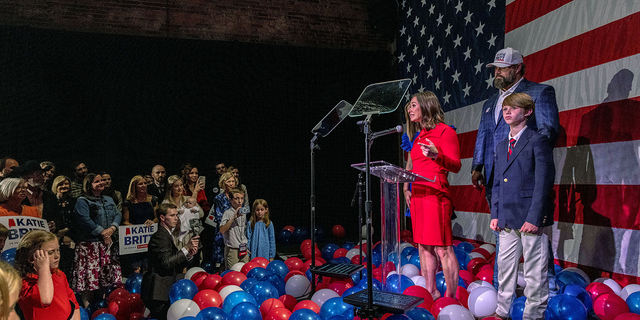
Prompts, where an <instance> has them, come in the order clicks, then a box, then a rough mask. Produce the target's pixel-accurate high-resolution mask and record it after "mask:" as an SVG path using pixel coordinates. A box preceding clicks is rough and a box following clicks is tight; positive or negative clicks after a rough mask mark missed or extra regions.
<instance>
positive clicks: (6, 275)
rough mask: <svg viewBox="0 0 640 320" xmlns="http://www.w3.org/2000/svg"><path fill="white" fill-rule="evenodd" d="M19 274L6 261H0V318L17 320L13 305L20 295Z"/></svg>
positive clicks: (0, 319)
mask: <svg viewBox="0 0 640 320" xmlns="http://www.w3.org/2000/svg"><path fill="white" fill-rule="evenodd" d="M20 285H21V283H20V276H19V275H18V273H17V272H16V270H15V269H14V268H13V267H11V266H10V265H9V264H8V263H6V262H4V261H0V320H18V319H20V318H19V317H18V314H16V310H15V306H16V303H18V298H19V297H20Z"/></svg>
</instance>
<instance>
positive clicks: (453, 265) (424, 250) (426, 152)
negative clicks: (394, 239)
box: [404, 91, 461, 300]
mask: <svg viewBox="0 0 640 320" xmlns="http://www.w3.org/2000/svg"><path fill="white" fill-rule="evenodd" d="M405 117H406V118H407V131H409V132H408V133H407V134H408V135H409V136H410V137H411V136H413V134H414V133H415V132H416V131H418V130H420V134H419V135H418V137H417V138H416V140H415V142H414V148H413V149H412V150H411V157H410V158H409V161H408V162H407V170H410V171H413V172H415V173H417V174H419V175H421V176H423V177H426V178H429V179H433V178H434V177H435V182H414V183H413V185H412V189H411V190H409V184H408V183H405V185H404V197H405V200H406V201H407V204H409V207H410V208H411V221H412V223H413V240H414V241H415V242H416V243H417V244H418V251H419V253H420V267H421V269H422V276H424V278H425V281H426V285H427V290H429V292H431V295H432V296H433V298H434V300H435V299H437V298H439V297H440V293H439V292H438V290H437V288H436V271H437V270H438V258H439V260H440V261H441V262H442V271H443V272H444V278H445V281H446V283H447V291H446V292H445V296H447V297H452V298H455V294H456V289H457V287H458V270H459V267H458V259H456V255H455V253H454V252H453V236H452V234H451V214H452V213H453V205H452V202H451V194H450V192H449V182H448V181H447V175H448V174H449V172H454V173H457V172H458V171H460V165H461V164H460V145H459V144H458V137H457V136H456V132H455V131H454V130H453V129H452V128H451V127H449V126H448V125H446V124H445V123H444V112H443V111H442V108H441V107H440V103H439V102H438V98H437V97H436V95H435V94H434V93H433V92H429V91H425V92H421V93H417V94H414V95H413V96H412V97H411V101H410V102H409V105H408V107H407V109H406V110H405Z"/></svg>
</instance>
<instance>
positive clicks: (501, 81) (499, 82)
mask: <svg viewBox="0 0 640 320" xmlns="http://www.w3.org/2000/svg"><path fill="white" fill-rule="evenodd" d="M515 80H516V77H515V76H513V75H507V76H506V77H504V78H503V77H501V76H497V77H496V78H495V79H493V86H494V87H496V88H498V89H500V90H502V89H504V88H508V87H510V86H511V85H512V84H514V83H515Z"/></svg>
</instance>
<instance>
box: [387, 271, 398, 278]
mask: <svg viewBox="0 0 640 320" xmlns="http://www.w3.org/2000/svg"><path fill="white" fill-rule="evenodd" d="M392 274H398V273H397V272H396V271H395V270H394V271H391V272H389V273H387V278H389V277H390V276H391V275H392Z"/></svg>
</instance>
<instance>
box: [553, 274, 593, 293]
mask: <svg viewBox="0 0 640 320" xmlns="http://www.w3.org/2000/svg"><path fill="white" fill-rule="evenodd" d="M568 284H577V285H579V286H581V287H582V288H586V287H587V285H589V284H588V283H587V280H585V279H584V278H583V277H582V276H581V275H580V274H578V273H575V272H573V271H566V270H564V271H560V272H559V273H558V274H556V285H557V286H558V288H560V290H562V287H564V286H566V285H568Z"/></svg>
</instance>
